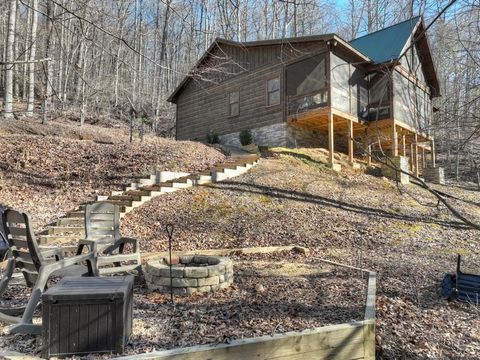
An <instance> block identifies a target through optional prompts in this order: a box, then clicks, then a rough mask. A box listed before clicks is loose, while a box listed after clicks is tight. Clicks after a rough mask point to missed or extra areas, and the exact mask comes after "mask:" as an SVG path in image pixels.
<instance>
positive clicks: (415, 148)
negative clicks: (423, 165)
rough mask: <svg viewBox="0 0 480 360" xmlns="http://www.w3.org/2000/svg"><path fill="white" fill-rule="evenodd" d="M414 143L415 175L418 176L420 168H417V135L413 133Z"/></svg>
mask: <svg viewBox="0 0 480 360" xmlns="http://www.w3.org/2000/svg"><path fill="white" fill-rule="evenodd" d="M414 137H415V140H414V141H415V143H414V144H413V147H414V162H415V165H414V166H415V176H416V177H418V176H419V175H420V170H419V169H418V135H417V133H415V135H414Z"/></svg>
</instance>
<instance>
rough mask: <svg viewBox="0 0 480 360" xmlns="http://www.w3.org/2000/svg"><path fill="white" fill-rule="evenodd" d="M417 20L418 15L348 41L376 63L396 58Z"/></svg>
mask: <svg viewBox="0 0 480 360" xmlns="http://www.w3.org/2000/svg"><path fill="white" fill-rule="evenodd" d="M419 20H420V16H417V17H414V18H412V19H409V20H406V21H403V22H401V23H398V24H395V25H392V26H390V27H387V28H385V29H382V30H379V31H375V32H373V33H370V34H368V35H365V36H361V37H359V38H356V39H354V40H352V41H350V45H352V46H353V47H354V48H355V49H357V50H358V51H360V52H361V53H363V54H364V55H366V56H368V57H369V58H370V59H372V60H373V61H374V62H375V63H377V64H379V63H385V62H390V61H392V60H397V59H398V58H399V57H400V53H401V51H402V49H403V48H404V46H405V44H406V42H407V40H408V38H409V37H410V35H411V34H412V31H413V30H414V28H415V26H416V25H417V24H418V21H419Z"/></svg>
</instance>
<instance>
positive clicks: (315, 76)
mask: <svg viewBox="0 0 480 360" xmlns="http://www.w3.org/2000/svg"><path fill="white" fill-rule="evenodd" d="M326 64H327V59H326V54H320V55H315V56H311V57H308V58H307V59H304V60H301V61H298V62H295V63H293V64H290V65H288V66H287V71H286V80H287V81H286V93H287V98H288V113H289V114H293V113H300V112H305V111H308V110H311V109H314V108H318V107H322V106H326V105H327V103H328V85H327V66H326Z"/></svg>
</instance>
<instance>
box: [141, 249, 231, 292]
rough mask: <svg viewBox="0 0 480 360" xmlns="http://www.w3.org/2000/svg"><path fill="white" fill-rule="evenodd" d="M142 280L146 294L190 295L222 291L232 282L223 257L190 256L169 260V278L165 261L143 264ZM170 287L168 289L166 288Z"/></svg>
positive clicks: (229, 270)
mask: <svg viewBox="0 0 480 360" xmlns="http://www.w3.org/2000/svg"><path fill="white" fill-rule="evenodd" d="M145 281H146V283H147V287H148V289H149V290H150V291H159V292H161V293H166V294H169V293H170V289H173V293H174V294H176V295H190V294H193V293H196V292H201V293H208V292H212V291H217V290H220V289H226V288H228V287H229V286H230V285H231V284H232V283H233V262H232V260H230V259H229V258H226V257H218V256H205V255H194V256H193V255H192V256H180V257H175V258H172V278H171V279H170V266H169V265H168V261H167V260H166V259H161V260H150V261H148V262H147V266H146V272H145ZM170 285H171V286H172V287H171V288H170Z"/></svg>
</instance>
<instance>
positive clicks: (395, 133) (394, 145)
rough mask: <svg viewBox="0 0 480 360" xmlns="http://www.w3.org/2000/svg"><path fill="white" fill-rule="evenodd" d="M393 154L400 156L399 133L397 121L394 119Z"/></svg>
mask: <svg viewBox="0 0 480 360" xmlns="http://www.w3.org/2000/svg"><path fill="white" fill-rule="evenodd" d="M392 156H394V157H395V156H398V133H397V126H396V125H395V121H393V125H392Z"/></svg>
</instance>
